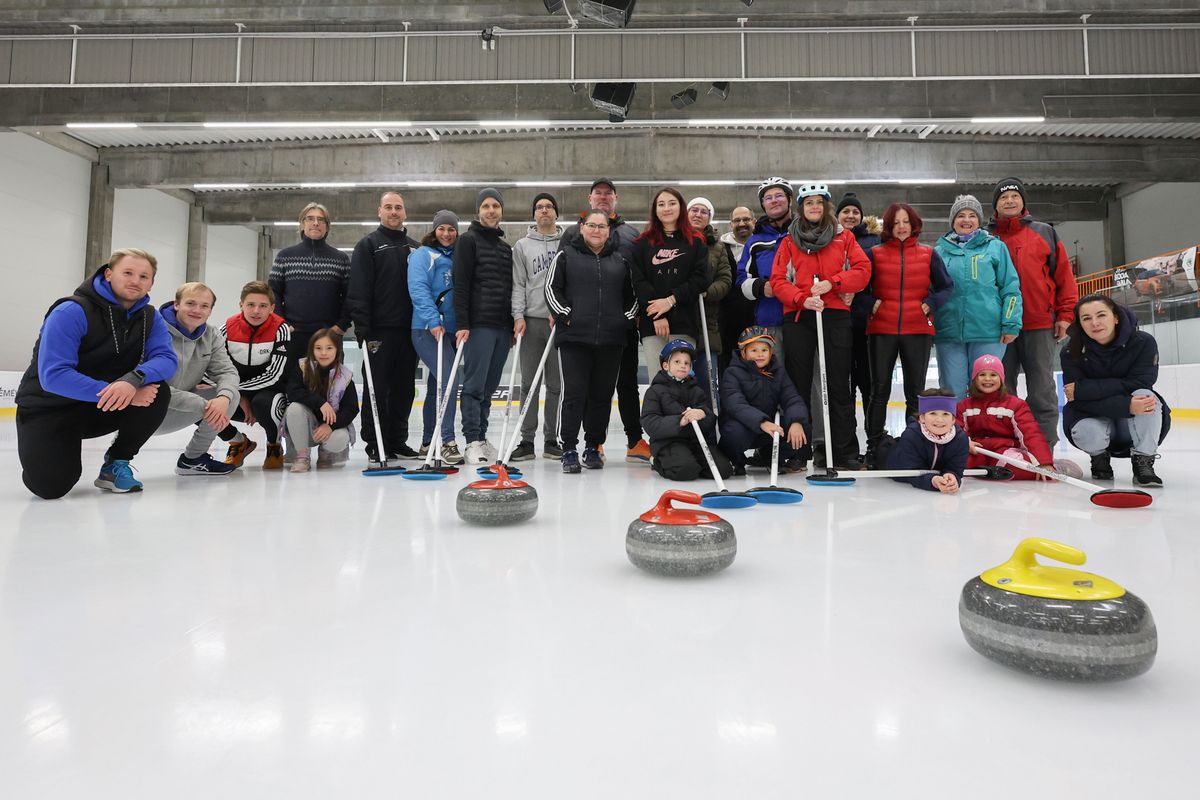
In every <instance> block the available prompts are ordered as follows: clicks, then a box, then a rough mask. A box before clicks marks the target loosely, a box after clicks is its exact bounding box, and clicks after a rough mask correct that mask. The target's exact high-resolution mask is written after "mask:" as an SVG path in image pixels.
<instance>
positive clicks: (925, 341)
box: [867, 333, 933, 446]
mask: <svg viewBox="0 0 1200 800" xmlns="http://www.w3.org/2000/svg"><path fill="white" fill-rule="evenodd" d="M932 346H933V337H932V336H927V335H925V334H922V333H915V334H899V335H897V334H894V333H873V334H871V335H870V336H868V337H867V352H868V354H869V355H870V361H871V402H870V405H868V406H867V444H868V446H870V445H875V444H877V443H878V442H879V440H881V439H882V438H883V435H884V433H885V429H884V423H886V421H887V404H888V398H889V397H890V396H891V394H892V370H893V369H895V368H896V357H897V356H899V358H900V368H901V370H902V371H903V373H904V423H905V425H907V424H908V423H910V422H912V421H913V420H915V419H916V418H917V395H919V394H920V393H921V391H922V390H924V388H925V373H926V371H927V370H928V369H929V348H930V347H932Z"/></svg>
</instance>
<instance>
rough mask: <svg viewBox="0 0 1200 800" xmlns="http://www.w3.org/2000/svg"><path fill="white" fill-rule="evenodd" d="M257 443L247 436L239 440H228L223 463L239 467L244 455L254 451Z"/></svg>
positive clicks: (244, 457)
mask: <svg viewBox="0 0 1200 800" xmlns="http://www.w3.org/2000/svg"><path fill="white" fill-rule="evenodd" d="M257 447H258V443H257V442H255V441H254V440H253V439H251V438H249V437H247V438H245V439H243V440H242V441H240V442H230V443H229V451H228V452H227V453H226V454H225V463H226V464H233V465H234V466H235V467H240V466H241V465H242V462H243V461H245V460H246V456H248V455H250V454H251V453H253V452H254V450H255V449H256V448H257Z"/></svg>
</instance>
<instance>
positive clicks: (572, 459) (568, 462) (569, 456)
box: [562, 450, 582, 475]
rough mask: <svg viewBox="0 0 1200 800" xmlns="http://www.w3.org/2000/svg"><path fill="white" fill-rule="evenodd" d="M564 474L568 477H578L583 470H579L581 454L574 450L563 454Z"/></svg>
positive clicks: (565, 451)
mask: <svg viewBox="0 0 1200 800" xmlns="http://www.w3.org/2000/svg"><path fill="white" fill-rule="evenodd" d="M562 468H563V472H565V473H567V474H568V475H578V474H579V473H580V472H581V471H582V470H580V468H579V453H577V452H575V451H574V450H564V451H563V454H562Z"/></svg>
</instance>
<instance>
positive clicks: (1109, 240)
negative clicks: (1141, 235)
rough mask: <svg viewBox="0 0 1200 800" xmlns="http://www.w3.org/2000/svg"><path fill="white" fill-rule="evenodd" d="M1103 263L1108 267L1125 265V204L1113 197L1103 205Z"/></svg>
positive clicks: (1118, 198)
mask: <svg viewBox="0 0 1200 800" xmlns="http://www.w3.org/2000/svg"><path fill="white" fill-rule="evenodd" d="M1104 210H1105V213H1104V262H1105V263H1106V264H1107V265H1108V266H1109V267H1119V266H1121V265H1122V264H1124V263H1125V204H1124V203H1123V202H1122V201H1121V198H1120V197H1114V198H1113V199H1111V200H1108V201H1106V202H1105V204H1104Z"/></svg>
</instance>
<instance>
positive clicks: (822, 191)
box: [796, 183, 833, 200]
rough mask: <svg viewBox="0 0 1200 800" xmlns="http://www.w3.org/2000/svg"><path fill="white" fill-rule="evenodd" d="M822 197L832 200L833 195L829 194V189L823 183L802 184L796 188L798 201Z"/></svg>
mask: <svg viewBox="0 0 1200 800" xmlns="http://www.w3.org/2000/svg"><path fill="white" fill-rule="evenodd" d="M818 195H820V196H821V197H824V198H825V199H826V200H832V199H833V195H831V194H830V193H829V187H828V186H826V185H825V184H823V183H802V184H800V185H799V186H797V187H796V200H803V199H804V198H806V197H816V196H818Z"/></svg>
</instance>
